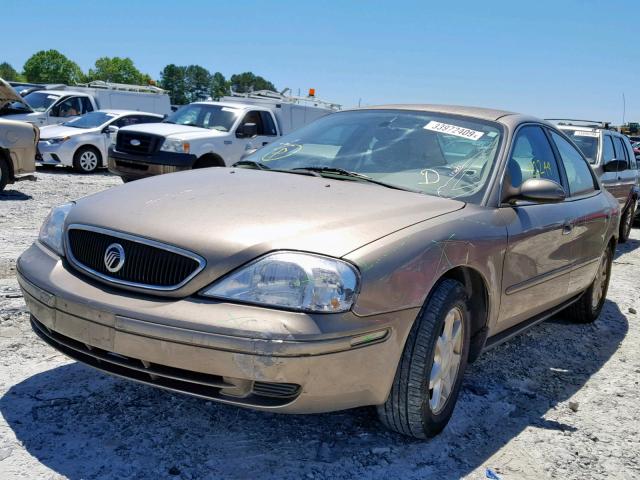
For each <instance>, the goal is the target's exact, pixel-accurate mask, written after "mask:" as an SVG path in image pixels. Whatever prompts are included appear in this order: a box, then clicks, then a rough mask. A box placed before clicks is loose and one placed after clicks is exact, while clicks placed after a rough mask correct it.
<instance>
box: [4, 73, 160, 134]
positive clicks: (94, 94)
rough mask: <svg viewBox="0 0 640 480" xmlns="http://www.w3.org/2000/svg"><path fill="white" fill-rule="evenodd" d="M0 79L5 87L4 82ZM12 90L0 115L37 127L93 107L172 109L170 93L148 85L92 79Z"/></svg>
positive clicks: (82, 112)
mask: <svg viewBox="0 0 640 480" xmlns="http://www.w3.org/2000/svg"><path fill="white" fill-rule="evenodd" d="M0 81H2V83H3V84H4V85H5V86H7V87H8V85H7V84H6V82H4V81H3V80H1V79H0ZM9 88H10V87H9ZM14 93H15V96H14V97H13V98H12V100H13V101H12V102H11V103H9V104H8V105H6V106H5V107H4V108H2V109H0V117H2V118H4V119H6V120H19V121H23V122H29V123H32V124H34V125H38V126H39V127H41V126H44V125H57V124H60V123H63V122H67V121H69V120H71V119H73V118H75V117H79V116H81V115H84V114H85V113H89V112H93V111H96V110H108V109H109V110H110V109H120V110H136V111H141V112H149V113H157V114H160V115H166V114H169V113H170V112H171V102H170V100H169V95H168V94H167V93H166V91H165V90H162V89H161V88H158V87H155V86H151V85H147V86H138V85H126V84H119V83H108V82H102V81H95V82H91V83H87V84H85V85H77V86H72V87H70V86H64V85H62V86H61V87H60V88H57V89H42V90H34V91H32V92H30V93H28V94H26V95H25V96H24V97H21V96H20V95H19V94H18V93H17V92H15V91H14Z"/></svg>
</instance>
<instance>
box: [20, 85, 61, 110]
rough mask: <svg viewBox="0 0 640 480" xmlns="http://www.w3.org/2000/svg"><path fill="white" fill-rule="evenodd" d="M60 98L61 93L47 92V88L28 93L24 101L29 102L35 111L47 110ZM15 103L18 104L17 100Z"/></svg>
mask: <svg viewBox="0 0 640 480" xmlns="http://www.w3.org/2000/svg"><path fill="white" fill-rule="evenodd" d="M59 98H60V95H54V94H51V93H47V92H46V90H38V91H35V92H31V93H29V94H28V95H26V96H25V97H24V101H25V102H27V103H28V104H29V106H30V107H31V108H32V109H33V110H34V111H35V112H45V111H46V110H47V109H48V108H49V107H50V106H51V105H52V104H53V103H54V102H55V101H56V100H58V99H59ZM15 105H18V103H17V102H16V104H15ZM15 108H18V107H15Z"/></svg>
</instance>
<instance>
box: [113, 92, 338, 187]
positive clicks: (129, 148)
mask: <svg viewBox="0 0 640 480" xmlns="http://www.w3.org/2000/svg"><path fill="white" fill-rule="evenodd" d="M339 108H340V106H339V105H338V104H334V103H329V102H323V101H320V100H317V99H315V98H314V97H311V96H310V97H292V96H285V95H283V94H280V93H276V92H270V91H259V92H254V93H252V94H248V95H235V96H229V97H223V98H222V99H221V100H220V101H217V102H211V101H205V102H195V103H191V104H189V105H185V106H184V107H182V108H180V109H179V110H177V111H176V112H174V113H173V114H171V115H170V116H169V117H167V118H166V119H165V120H164V121H163V122H160V123H154V124H146V125H134V126H130V127H124V128H121V129H120V130H119V131H118V135H117V139H116V142H115V145H112V146H111V148H110V149H109V170H110V171H111V172H112V173H115V174H116V175H119V176H120V177H122V179H123V181H125V182H127V181H130V180H135V179H138V178H143V177H148V176H152V175H159V174H163V173H170V172H176V171H179V170H189V169H192V168H204V167H216V166H217V167H223V166H231V165H233V164H234V163H236V162H237V161H239V160H240V159H241V158H242V157H243V156H244V155H245V154H246V153H247V152H251V151H253V150H256V149H258V148H261V147H263V146H264V145H267V144H268V143H270V142H271V141H273V140H275V139H277V138H278V137H279V136H281V135H284V134H287V133H289V132H291V131H293V130H296V129H298V128H300V127H302V126H304V125H306V124H308V123H310V122H312V121H313V120H316V119H318V118H320V117H322V116H324V115H327V114H329V113H332V112H334V111H336V110H338V109H339Z"/></svg>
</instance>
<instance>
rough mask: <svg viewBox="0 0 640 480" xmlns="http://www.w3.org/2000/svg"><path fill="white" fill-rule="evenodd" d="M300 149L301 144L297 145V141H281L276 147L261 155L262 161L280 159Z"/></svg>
mask: <svg viewBox="0 0 640 480" xmlns="http://www.w3.org/2000/svg"><path fill="white" fill-rule="evenodd" d="M300 150H302V145H298V144H297V143H283V144H282V145H280V146H279V147H278V148H276V149H275V150H272V151H271V152H269V153H267V154H266V155H265V156H264V157H262V161H263V162H271V161H273V160H280V159H283V158H286V157H288V156H290V155H293V154H294V153H298V152H299V151H300Z"/></svg>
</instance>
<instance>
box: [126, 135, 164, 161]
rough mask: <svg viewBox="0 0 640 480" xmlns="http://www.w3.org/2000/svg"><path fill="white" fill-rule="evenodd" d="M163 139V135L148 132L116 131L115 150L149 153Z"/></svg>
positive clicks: (154, 149)
mask: <svg viewBox="0 0 640 480" xmlns="http://www.w3.org/2000/svg"><path fill="white" fill-rule="evenodd" d="M163 141H164V137H160V136H158V135H151V134H149V133H141V132H127V131H124V132H118V135H117V137H116V150H118V151H119V152H125V153H133V154H138V155H151V154H152V153H154V152H156V151H157V150H158V149H159V148H160V147H161V146H162V142H163Z"/></svg>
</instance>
